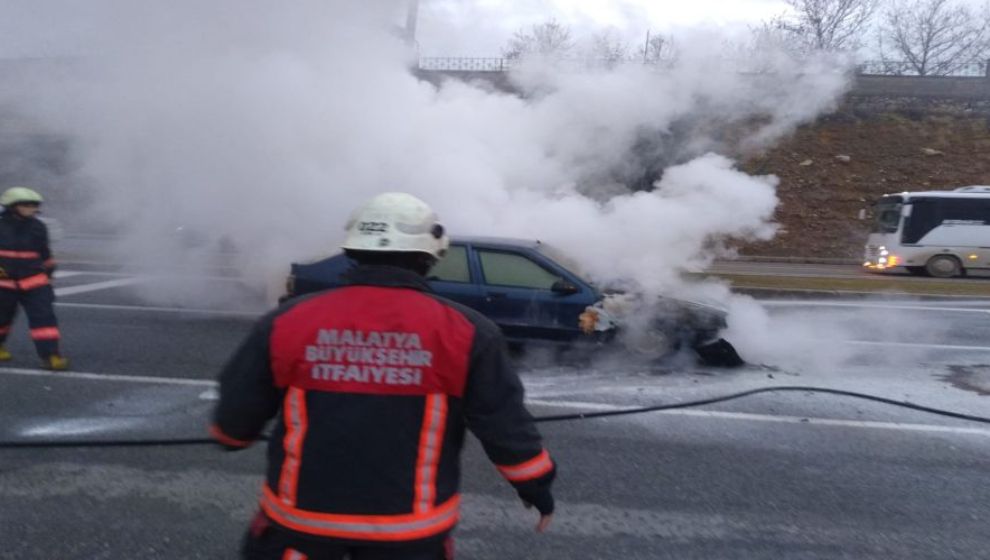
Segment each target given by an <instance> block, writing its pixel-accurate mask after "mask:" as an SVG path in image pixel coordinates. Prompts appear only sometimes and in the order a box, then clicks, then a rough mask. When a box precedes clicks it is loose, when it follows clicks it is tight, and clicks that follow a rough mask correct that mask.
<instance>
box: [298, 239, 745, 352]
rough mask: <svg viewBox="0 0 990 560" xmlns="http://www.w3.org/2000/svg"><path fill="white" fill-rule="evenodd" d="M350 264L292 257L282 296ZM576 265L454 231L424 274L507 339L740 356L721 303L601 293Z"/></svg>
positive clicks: (332, 283)
mask: <svg viewBox="0 0 990 560" xmlns="http://www.w3.org/2000/svg"><path fill="white" fill-rule="evenodd" d="M353 266H355V263H354V262H353V261H351V260H350V259H348V258H347V256H346V255H344V254H342V253H341V254H337V255H334V256H330V257H327V258H323V259H319V260H315V261H312V262H307V263H295V264H293V265H292V267H291V273H290V275H289V278H288V280H287V282H286V296H285V297H284V298H283V300H284V299H288V298H291V297H296V296H299V295H303V294H308V293H312V292H316V291H319V290H324V289H327V288H333V287H337V286H339V285H341V284H342V275H343V273H344V272H346V271H347V270H348V269H349V268H351V267H353ZM578 270H579V268H578V267H577V266H576V264H575V263H574V261H573V260H571V259H570V258H569V257H567V256H566V255H565V254H563V253H561V252H560V251H558V250H557V249H555V248H554V247H552V246H550V245H548V244H546V243H541V242H539V241H534V240H519V239H508V238H490V237H454V238H453V239H451V245H450V249H449V250H448V252H447V255H446V256H445V257H444V258H443V259H442V260H441V261H440V262H438V263H437V265H436V266H435V267H433V269H432V270H431V271H430V276H429V278H428V281H429V283H430V285H431V287H432V288H433V290H434V291H435V292H436V293H437V294H439V295H441V296H443V297H446V298H448V299H451V300H453V301H456V302H459V303H462V304H464V305H466V306H468V307H471V308H473V309H476V310H477V311H479V312H481V313H482V314H484V315H485V316H487V317H488V318H489V319H491V320H492V321H494V322H495V323H496V324H497V325H498V326H499V327H500V328H501V329H502V332H503V333H504V334H505V337H506V339H507V340H508V341H509V343H510V344H513V345H515V346H529V345H533V344H546V343H549V344H553V345H564V346H578V345H589V344H590V345H596V346H597V345H614V344H615V343H621V344H623V345H625V346H626V347H627V348H628V349H629V350H632V351H635V352H637V353H638V354H641V355H645V356H648V357H656V358H663V357H666V356H669V355H671V354H674V353H677V352H680V351H690V352H693V353H694V354H695V355H696V356H697V357H698V358H699V359H700V360H701V361H702V362H703V363H705V364H708V365H716V366H727V367H734V366H739V365H742V364H743V363H744V362H743V360H742V359H741V358H740V357H739V355H738V354H737V353H736V351H735V349H734V348H733V347H732V345H731V344H729V343H728V342H727V341H725V340H724V339H722V338H721V336H720V333H721V332H722V330H723V329H724V328H725V326H726V323H725V318H726V312H725V310H723V309H720V308H718V307H715V306H712V305H707V304H703V303H699V302H690V301H685V300H682V299H674V298H667V297H660V298H656V299H653V298H650V299H649V301H645V298H644V296H642V295H638V294H629V293H607V292H605V291H603V290H600V289H599V288H598V287H596V286H595V285H594V284H593V283H591V282H589V281H587V280H586V279H584V278H583V277H582V276H581V275H580V274H579V273H578ZM644 310H645V311H646V313H643V311H644Z"/></svg>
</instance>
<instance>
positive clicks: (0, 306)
mask: <svg viewBox="0 0 990 560" xmlns="http://www.w3.org/2000/svg"><path fill="white" fill-rule="evenodd" d="M18 305H20V306H21V307H23V308H24V314H25V315H27V318H28V326H29V327H30V329H31V340H33V341H34V347H35V348H36V349H37V350H38V355H39V356H41V358H42V359H47V358H48V357H49V356H53V355H55V354H58V353H59V352H58V342H59V338H60V335H59V331H58V321H57V320H56V319H55V290H54V289H53V288H52V286H51V284H46V285H44V286H38V287H36V288H32V289H28V290H25V289H23V288H0V344H3V342H4V341H6V340H7V336H8V335H9V334H10V328H11V326H12V325H13V323H14V316H15V315H16V314H17V306H18Z"/></svg>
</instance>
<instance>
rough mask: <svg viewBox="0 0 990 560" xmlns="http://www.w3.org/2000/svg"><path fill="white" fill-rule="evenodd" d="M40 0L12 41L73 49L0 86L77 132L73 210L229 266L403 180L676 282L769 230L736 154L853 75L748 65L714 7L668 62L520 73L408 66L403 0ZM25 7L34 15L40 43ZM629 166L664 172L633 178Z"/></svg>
mask: <svg viewBox="0 0 990 560" xmlns="http://www.w3.org/2000/svg"><path fill="white" fill-rule="evenodd" d="M0 4H2V5H3V6H4V9H6V8H7V7H10V6H13V5H15V4H20V5H21V6H20V8H18V9H19V10H20V11H22V12H23V11H24V10H25V8H24V7H23V4H22V3H18V2H12V1H5V2H2V3H0ZM32 6H33V8H30V9H28V11H29V12H30V14H23V15H25V16H26V17H25V19H24V20H22V21H27V22H28V23H27V24H26V25H23V26H22V27H20V28H18V29H16V30H15V29H13V28H7V29H6V30H5V31H7V32H9V33H11V35H10V36H8V37H7V39H6V40H7V41H8V45H7V46H8V48H9V49H14V46H15V45H16V48H17V49H18V51H17V52H32V48H33V49H34V51H33V52H42V53H44V54H57V55H62V56H65V55H73V56H76V55H78V58H77V59H75V60H74V61H73V62H72V63H71V64H70V67H71V71H65V69H64V68H63V69H62V70H60V71H58V72H46V71H39V72H36V73H34V74H33V75H32V78H31V79H25V80H24V81H23V82H22V83H19V84H14V85H11V84H7V86H6V87H5V88H4V90H3V97H4V101H5V102H6V103H7V104H8V105H9V104H14V103H16V105H17V107H18V108H19V110H20V111H21V113H22V114H24V115H28V116H30V117H32V118H33V119H34V120H35V121H36V122H37V123H38V125H39V126H41V127H43V128H45V129H47V130H50V131H53V132H56V133H59V134H64V135H66V136H68V137H69V138H71V139H72V142H73V148H74V153H75V154H76V157H77V158H78V160H79V161H80V162H81V166H80V168H79V171H78V174H77V177H76V179H77V181H78V184H80V185H84V187H85V188H86V189H89V191H90V194H91V196H90V198H91V199H92V200H93V201H94V202H93V205H92V207H91V208H89V209H88V210H87V211H86V212H87V215H88V216H90V217H91V219H92V220H101V221H110V222H114V223H116V224H118V225H120V226H121V227H124V228H126V229H125V231H126V232H127V235H126V236H125V238H124V240H123V242H122V243H121V246H120V248H119V251H120V254H121V256H122V257H125V258H128V259H130V260H132V261H133V260H142V259H144V260H146V261H147V262H146V264H157V263H167V265H168V266H169V267H172V266H175V263H176V261H184V264H186V265H192V266H207V265H210V264H211V262H210V258H211V257H210V254H211V253H209V252H203V253H200V254H197V253H196V252H195V251H191V250H189V249H188V248H178V249H177V248H176V245H175V243H174V239H173V238H174V233H173V232H174V230H175V228H176V227H178V226H182V227H184V228H186V230H187V231H194V232H204V233H205V235H206V237H207V238H208V239H209V240H211V241H217V240H219V239H221V238H223V239H224V240H225V242H227V243H229V244H233V245H235V246H236V248H237V249H238V250H239V252H238V257H236V259H237V260H236V261H235V265H236V266H238V267H239V268H240V269H241V270H243V271H244V272H245V274H247V275H249V276H253V277H258V278H265V279H269V280H272V281H274V280H275V279H278V278H280V277H281V276H282V275H284V273H285V271H286V270H287V266H288V263H289V262H291V261H294V260H298V259H301V258H306V257H312V256H314V255H316V254H327V253H330V252H333V251H334V249H335V247H336V246H337V244H338V243H339V242H340V240H341V238H342V235H343V232H342V226H343V223H344V221H345V219H346V216H347V214H348V213H349V212H350V211H351V209H352V208H354V207H355V206H357V205H358V204H359V203H360V202H362V201H364V200H365V199H367V198H368V197H369V196H371V195H373V194H376V193H378V192H382V191H386V190H401V191H409V192H412V193H414V194H417V195H419V196H421V197H423V198H424V199H425V200H427V201H428V202H430V203H431V204H432V205H433V206H434V207H435V208H436V209H437V211H438V212H439V214H440V215H441V217H442V219H443V220H444V221H445V222H446V223H447V225H448V228H449V229H450V230H451V231H452V232H454V233H455V234H458V233H460V234H489V235H504V236H517V237H536V238H540V239H543V240H547V241H551V242H553V243H555V244H558V245H560V246H561V247H563V248H564V249H566V250H568V251H570V252H571V253H573V254H574V255H575V256H576V257H578V258H579V260H580V261H581V262H582V263H583V264H584V265H585V267H586V268H587V269H588V271H589V273H590V274H591V275H592V276H594V277H595V278H596V279H598V280H600V281H603V282H607V281H609V280H614V279H618V278H624V279H630V278H631V279H633V280H635V281H637V282H638V283H639V284H640V285H641V286H643V287H644V288H646V289H648V290H650V291H659V290H662V289H667V290H675V291H681V292H683V288H682V287H680V281H679V273H680V271H681V270H683V269H688V268H698V267H700V266H703V265H704V264H705V263H707V262H708V261H709V260H710V259H711V258H712V257H713V253H712V252H711V251H710V249H711V247H713V246H717V245H718V242H719V241H721V240H724V239H727V238H758V239H766V238H769V237H770V236H772V234H773V232H774V226H773V224H772V223H771V222H770V220H771V217H772V215H773V210H774V208H775V206H776V204H777V199H776V196H775V194H774V187H775V186H776V179H775V178H773V177H752V176H749V175H747V174H745V173H743V172H741V171H738V170H736V169H734V167H733V165H734V164H733V161H732V160H731V159H729V157H728V156H727V155H726V154H731V153H732V152H733V151H738V150H750V149H757V148H760V147H762V146H765V145H767V144H768V143H769V142H772V141H774V140H776V139H777V138H779V137H780V136H781V135H783V134H786V133H787V132H789V131H791V130H793V129H794V127H796V126H798V125H799V124H801V123H803V122H807V121H808V120H810V119H813V118H814V117H815V116H816V115H818V114H820V113H821V112H823V111H825V110H827V109H828V108H830V107H831V106H832V105H833V104H834V103H835V101H836V99H837V98H838V96H839V95H841V93H842V92H843V91H844V89H845V87H846V85H847V80H846V78H845V76H844V74H843V73H842V71H841V68H839V67H836V66H834V65H830V64H829V63H828V61H827V60H821V61H818V62H816V63H815V64H812V65H808V64H804V63H802V64H796V63H794V62H793V61H792V60H790V59H789V58H787V57H780V56H776V55H772V56H769V55H768V56H767V57H766V60H765V64H763V69H766V68H767V67H769V68H770V69H771V70H772V73H770V74H764V75H763V77H761V78H758V79H757V78H754V77H753V76H751V75H747V74H744V73H741V72H740V71H739V70H740V66H739V62H738V61H735V62H733V61H727V59H726V57H725V53H724V48H723V44H724V42H723V41H722V40H721V39H720V38H718V37H716V36H715V35H713V32H712V31H706V32H702V33H699V34H698V35H694V36H692V35H688V36H686V37H684V38H683V39H679V42H678V44H679V48H680V50H681V52H682V56H681V57H680V59H679V62H678V63H677V64H676V65H674V66H673V67H671V68H668V69H664V70H657V69H654V68H642V67H637V66H635V65H631V66H629V67H622V68H619V69H617V70H614V71H590V70H589V71H584V70H574V69H572V68H562V67H558V66H556V65H547V64H539V63H533V64H523V65H521V66H520V67H518V68H517V69H516V70H515V72H514V74H513V80H514V83H515V84H516V86H517V87H518V88H519V89H520V91H521V92H522V94H521V95H512V94H507V93H504V92H497V91H495V90H493V88H492V87H490V86H485V85H477V84H465V83H461V82H457V81H447V82H445V83H444V84H443V85H441V86H440V87H434V86H432V85H430V84H428V83H426V82H423V81H420V80H418V79H417V78H415V77H414V76H413V74H412V73H411V72H410V70H409V68H410V66H411V65H412V64H413V63H414V61H413V60H412V58H411V53H410V52H409V51H408V49H407V48H406V46H405V45H404V44H403V42H402V40H401V39H400V38H399V37H398V35H397V34H396V33H395V32H394V27H395V24H396V23H401V20H402V15H403V10H402V8H403V4H402V3H401V2H397V1H396V2H377V3H370V4H369V3H360V5H358V4H355V3H352V2H344V1H342V0H336V1H334V0H301V1H299V2H294V3H293V4H292V7H291V8H289V7H286V6H285V4H284V3H279V2H275V1H264V0H257V1H254V2H247V3H245V2H242V1H235V0H215V1H213V2H200V1H194V0H173V1H170V2H168V3H152V4H148V3H137V2H131V1H124V0H94V1H92V2H88V3H86V10H85V14H81V13H80V12H79V10H78V6H76V3H74V2H70V1H68V0H62V1H54V0H51V1H48V2H44V3H40V2H39V3H32ZM61 10H65V12H62V11H61ZM61 14H68V15H70V16H72V17H71V18H70V17H66V18H64V19H63V18H62V17H60V15H61ZM73 14H74V15H73ZM27 16H32V17H27ZM76 17H78V18H79V19H72V18H76ZM32 27H38V28H44V29H45V30H46V32H45V33H43V34H40V35H38V36H41V37H43V41H41V43H40V44H37V45H33V46H32V45H31V39H32V37H33V34H32V33H33V31H32ZM60 27H65V28H67V29H66V33H65V34H64V37H66V38H68V39H71V40H68V39H67V43H66V44H64V45H57V44H56V43H57V41H58V37H60V36H62V35H59V34H57V33H52V32H51V30H52V28H55V29H59V28H60ZM0 35H2V33H0ZM718 153H721V154H722V155H718ZM651 173H652V175H651ZM643 177H647V178H648V180H647V182H646V184H645V185H642V184H641V185H639V186H640V187H649V182H650V181H652V180H654V179H655V180H656V183H655V188H653V189H652V190H648V191H647V190H640V191H638V192H634V191H633V190H631V189H630V186H631V185H632V183H633V182H634V181H639V180H641V179H642V178H643ZM183 289H185V288H183ZM702 290H703V291H713V290H714V292H718V295H719V297H721V298H723V299H724V298H725V297H726V294H727V291H726V290H723V289H717V288H716V289H713V288H710V287H705V288H702ZM156 294H157V295H158V296H159V297H160V298H166V299H174V294H168V293H166V292H164V291H162V290H161V286H158V287H156ZM149 297H152V294H149ZM197 297H208V296H207V294H197Z"/></svg>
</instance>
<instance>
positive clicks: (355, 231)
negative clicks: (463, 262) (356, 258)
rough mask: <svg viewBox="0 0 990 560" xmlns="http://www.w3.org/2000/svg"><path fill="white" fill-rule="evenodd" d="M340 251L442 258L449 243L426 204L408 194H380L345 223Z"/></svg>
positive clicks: (433, 213)
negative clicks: (344, 233) (394, 253)
mask: <svg viewBox="0 0 990 560" xmlns="http://www.w3.org/2000/svg"><path fill="white" fill-rule="evenodd" d="M346 229H347V238H346V239H345V240H344V244H343V246H342V247H343V248H344V249H352V250H355V251H394V252H403V253H428V254H430V255H433V256H434V257H436V258H438V259H439V258H441V257H443V256H444V254H445V253H446V252H447V247H448V246H449V245H450V240H449V239H448V238H447V234H446V233H445V232H444V228H443V226H442V225H440V223H439V222H438V220H437V215H436V213H435V212H434V211H433V210H432V209H431V208H430V206H429V205H428V204H426V203H425V202H423V201H422V200H420V199H418V198H416V197H415V196H413V195H411V194H406V193H399V192H389V193H382V194H380V195H378V196H376V197H374V198H372V199H371V200H369V201H368V202H367V203H365V205H364V206H362V207H361V208H358V209H357V210H356V211H355V212H354V213H353V214H351V218H350V219H349V220H348V221H347V227H346Z"/></svg>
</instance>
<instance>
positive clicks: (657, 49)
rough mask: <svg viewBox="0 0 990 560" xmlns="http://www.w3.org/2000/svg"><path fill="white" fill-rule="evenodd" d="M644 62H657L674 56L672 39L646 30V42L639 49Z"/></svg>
mask: <svg viewBox="0 0 990 560" xmlns="http://www.w3.org/2000/svg"><path fill="white" fill-rule="evenodd" d="M639 53H640V54H641V55H642V56H643V62H644V63H646V64H657V63H659V62H661V61H665V60H672V59H673V58H674V41H673V39H671V38H670V37H667V36H666V35H661V34H659V33H657V34H652V33H649V32H647V34H646V42H645V43H644V44H643V47H642V48H641V49H640V50H639Z"/></svg>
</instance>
